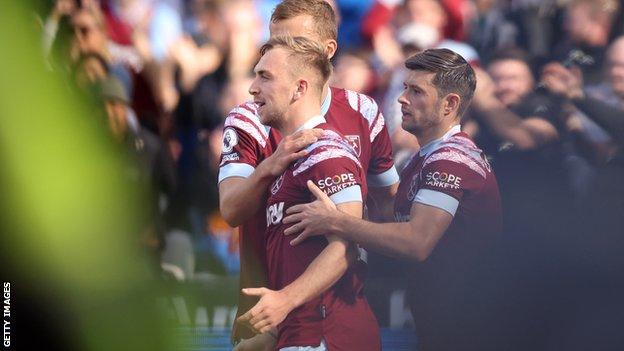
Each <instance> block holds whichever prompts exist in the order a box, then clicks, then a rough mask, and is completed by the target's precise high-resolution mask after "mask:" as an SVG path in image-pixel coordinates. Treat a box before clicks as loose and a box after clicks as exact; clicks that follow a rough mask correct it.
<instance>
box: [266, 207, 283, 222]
mask: <svg viewBox="0 0 624 351" xmlns="http://www.w3.org/2000/svg"><path fill="white" fill-rule="evenodd" d="M282 218H284V203H283V202H279V203H276V204H273V205H271V206H269V207H267V210H266V222H267V227H268V226H270V225H272V224H279V223H280V222H281V221H282Z"/></svg>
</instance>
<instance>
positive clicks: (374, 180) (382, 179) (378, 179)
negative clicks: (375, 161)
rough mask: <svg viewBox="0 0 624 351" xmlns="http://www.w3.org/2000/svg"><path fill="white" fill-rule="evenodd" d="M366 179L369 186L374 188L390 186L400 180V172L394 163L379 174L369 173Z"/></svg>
mask: <svg viewBox="0 0 624 351" xmlns="http://www.w3.org/2000/svg"><path fill="white" fill-rule="evenodd" d="M366 181H367V182H368V186H369V187H372V188H380V187H384V186H390V185H392V184H395V183H397V182H398V181H399V173H397V170H396V168H395V167H394V165H393V166H392V167H390V169H388V170H387V171H385V172H382V173H379V174H371V173H369V174H367V175H366Z"/></svg>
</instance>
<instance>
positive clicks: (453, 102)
mask: <svg viewBox="0 0 624 351" xmlns="http://www.w3.org/2000/svg"><path fill="white" fill-rule="evenodd" d="M460 104H461V97H460V96H459V95H458V94H455V93H450V94H448V95H446V96H445V97H444V104H443V108H444V115H450V114H452V113H457V112H458V111H459V105H460Z"/></svg>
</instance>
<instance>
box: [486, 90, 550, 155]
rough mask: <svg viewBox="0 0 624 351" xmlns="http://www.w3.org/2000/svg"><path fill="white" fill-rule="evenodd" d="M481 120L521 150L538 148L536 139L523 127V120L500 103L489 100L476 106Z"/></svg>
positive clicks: (502, 138)
mask: <svg viewBox="0 0 624 351" xmlns="http://www.w3.org/2000/svg"><path fill="white" fill-rule="evenodd" d="M474 107H475V109H476V111H477V112H478V113H477V116H478V117H479V120H480V121H481V122H482V123H484V124H486V125H487V126H488V128H489V129H490V131H491V132H492V133H494V134H495V135H496V136H497V137H498V138H499V139H501V140H502V141H508V142H511V143H513V144H514V145H516V147H518V148H519V149H521V150H526V149H532V148H535V147H537V146H538V145H537V144H538V143H537V141H536V140H535V137H534V136H533V135H532V134H531V133H530V132H529V131H528V130H526V129H525V128H523V126H522V119H521V118H520V117H518V116H517V115H516V114H514V113H513V112H511V111H510V110H509V109H508V108H507V107H505V106H504V105H503V104H502V103H501V102H500V101H497V100H495V99H489V100H488V101H484V102H482V103H479V104H475V106H474Z"/></svg>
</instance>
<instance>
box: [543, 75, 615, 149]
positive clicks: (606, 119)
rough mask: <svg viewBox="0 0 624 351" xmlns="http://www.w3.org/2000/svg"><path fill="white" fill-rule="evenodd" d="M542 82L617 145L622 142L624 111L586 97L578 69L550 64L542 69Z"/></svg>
mask: <svg viewBox="0 0 624 351" xmlns="http://www.w3.org/2000/svg"><path fill="white" fill-rule="evenodd" d="M542 80H543V82H544V86H545V87H546V88H547V89H548V90H550V91H551V92H552V93H554V94H556V95H559V96H562V97H564V98H566V99H568V100H570V101H571V102H572V104H574V106H575V107H576V108H578V109H579V110H581V111H582V112H583V113H585V114H586V115H587V117H589V118H591V119H592V120H593V121H594V122H596V123H597V124H598V125H600V126H601V127H602V128H604V129H605V130H606V131H607V132H609V133H610V134H611V135H612V136H613V138H615V139H616V140H618V142H619V143H621V142H622V140H624V118H622V115H623V114H624V111H622V110H621V109H618V108H615V107H612V106H609V105H607V104H605V103H604V102H602V101H600V100H597V99H594V98H591V97H589V96H587V94H585V92H584V91H583V76H582V73H581V71H580V70H579V69H568V68H566V67H563V66H562V65H561V64H558V63H551V64H548V65H547V66H546V67H544V72H543V78H542Z"/></svg>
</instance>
